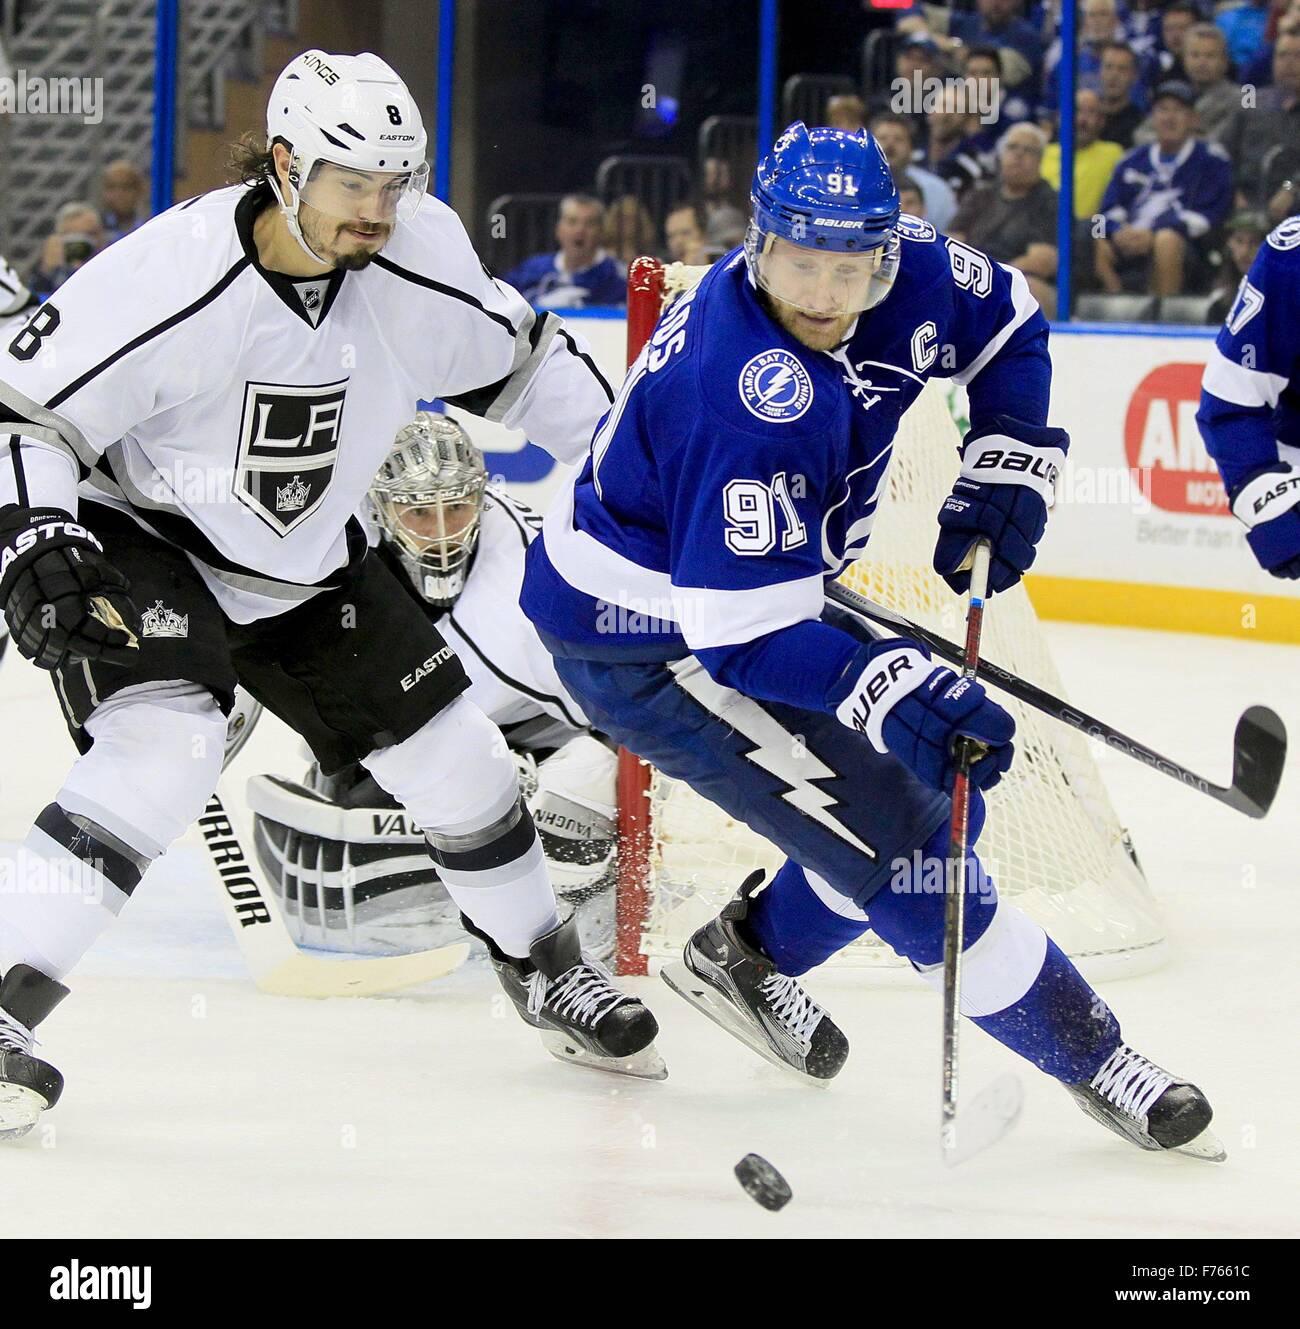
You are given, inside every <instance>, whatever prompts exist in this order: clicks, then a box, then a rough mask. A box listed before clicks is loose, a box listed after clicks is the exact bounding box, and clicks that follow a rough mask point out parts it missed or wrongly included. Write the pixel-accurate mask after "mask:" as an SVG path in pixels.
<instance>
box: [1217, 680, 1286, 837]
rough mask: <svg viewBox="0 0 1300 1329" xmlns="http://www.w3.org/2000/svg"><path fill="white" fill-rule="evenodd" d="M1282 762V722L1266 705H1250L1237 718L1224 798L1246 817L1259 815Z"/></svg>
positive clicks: (1264, 810)
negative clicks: (1230, 767)
mask: <svg viewBox="0 0 1300 1329" xmlns="http://www.w3.org/2000/svg"><path fill="white" fill-rule="evenodd" d="M1285 765H1286V726H1285V725H1284V724H1283V723H1282V717H1281V716H1280V715H1278V713H1277V712H1276V711H1271V710H1269V708H1268V707H1267V706H1251V707H1248V708H1247V709H1246V710H1245V711H1243V712H1242V715H1241V719H1240V720H1238V721H1237V732H1236V735H1235V736H1234V738H1233V749H1232V788H1231V790H1230V791H1229V793H1230V798H1229V799H1225V800H1224V801H1225V802H1229V803H1230V805H1231V806H1232V807H1234V808H1236V809H1237V811H1238V812H1244V813H1245V814H1246V816H1248V817H1262V816H1264V815H1265V813H1267V812H1268V810H1269V808H1270V807H1272V806H1273V798H1274V796H1275V795H1276V794H1277V787H1278V785H1279V784H1280V783H1281V780H1282V768H1283V767H1284V766H1285Z"/></svg>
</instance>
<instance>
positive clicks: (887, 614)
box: [826, 582, 1286, 817]
mask: <svg viewBox="0 0 1300 1329" xmlns="http://www.w3.org/2000/svg"><path fill="white" fill-rule="evenodd" d="M826 597H827V599H829V600H831V601H833V602H834V603H835V604H837V605H839V606H841V607H842V608H844V609H847V610H849V611H850V612H852V613H856V614H860V615H861V616H862V617H863V618H866V619H870V620H871V621H872V622H873V623H879V624H881V625H883V626H885V627H888V628H893V629H894V630H895V631H897V632H898V633H899V635H900V636H904V637H910V638H912V639H913V640H914V641H919V642H922V643H923V644H924V645H926V646H928V647H929V648H930V650H931V651H933V653H934V654H935V655H937V656H938V657H939V658H940V659H942V660H947V661H948V662H949V663H950V664H960V663H961V660H962V651H961V648H960V647H959V646H957V645H955V644H954V643H952V642H950V641H948V640H947V639H946V638H944V637H941V636H939V635H938V634H937V633H934V632H931V631H930V630H929V629H928V628H924V627H922V626H921V625H920V624H919V623H913V622H911V621H910V620H909V619H906V618H904V617H903V616H902V615H901V614H897V613H895V612H894V611H893V610H892V609H886V608H885V607H884V606H883V605H879V604H876V603H875V601H873V600H868V599H867V598H866V597H865V596H863V595H859V594H858V593H857V592H856V591H851V590H850V589H849V588H848V587H847V586H843V585H841V584H840V583H839V582H831V583H830V585H829V586H827V588H826ZM980 680H981V682H984V683H992V684H993V685H994V686H995V687H998V688H1001V689H1002V691H1003V692H1006V693H1008V694H1009V695H1010V696H1012V697H1015V698H1016V700H1017V701H1022V702H1024V703H1025V704H1026V705H1027V706H1032V707H1033V708H1034V709H1035V710H1038V711H1042V712H1043V714H1044V715H1050V716H1051V717H1052V719H1054V720H1059V721H1060V722H1061V723H1062V724H1068V725H1070V726H1071V727H1072V728H1074V729H1078V730H1079V731H1080V732H1081V733H1084V734H1087V735H1088V737H1089V738H1095V739H1099V740H1101V741H1102V742H1104V743H1105V744H1106V746H1107V747H1110V748H1114V749H1115V750H1116V751H1117V752H1122V753H1123V754H1124V755H1125V756H1128V757H1132V758H1133V759H1134V760H1135V761H1140V762H1142V763H1143V765H1145V766H1150V767H1152V769H1154V770H1157V771H1160V772H1161V773H1163V774H1164V775H1167V776H1169V777H1170V778H1171V779H1174V780H1177V781H1178V782H1179V783H1180V784H1184V785H1186V786H1188V788H1191V789H1195V790H1196V791H1197V792H1198V793H1201V794H1205V795H1206V796H1207V797H1209V798H1213V799H1215V800H1217V801H1218V802H1220V803H1225V804H1226V805H1227V806H1228V807H1230V808H1233V809H1234V810H1235V811H1237V812H1241V813H1244V814H1245V815H1246V816H1247V817H1262V816H1264V815H1265V814H1266V813H1267V812H1268V810H1269V808H1270V807H1271V806H1272V804H1273V799H1274V796H1275V795H1276V794H1277V787H1278V784H1279V783H1280V782H1281V779H1282V768H1283V767H1284V766H1285V764H1286V727H1285V726H1284V725H1283V723H1282V718H1281V716H1279V715H1278V714H1277V713H1276V712H1275V711H1272V710H1270V709H1269V708H1268V707H1267V706H1250V707H1247V709H1246V710H1245V711H1243V712H1242V714H1241V716H1240V718H1239V719H1238V720H1237V728H1236V732H1235V733H1234V735H1233V740H1232V783H1231V784H1230V785H1227V786H1225V785H1218V784H1215V783H1214V781H1212V780H1207V779H1206V778H1205V777H1204V776H1203V775H1197V774H1196V773H1195V771H1189V770H1188V769H1187V767H1186V766H1180V765H1179V764H1178V763H1177V762H1176V761H1171V760H1170V759H1169V758H1168V757H1165V756H1162V755H1161V754H1160V753H1159V752H1155V751H1153V750H1152V749H1151V748H1149V747H1147V746H1146V745H1145V744H1144V743H1139V742H1138V741H1137V740H1136V739H1133V738H1129V737H1128V735H1126V734H1122V733H1120V731H1119V730H1118V729H1114V728H1112V727H1111V726H1110V725H1108V724H1106V723H1105V722H1104V721H1101V720H1098V719H1095V718H1094V717H1093V716H1091V715H1088V714H1087V713H1086V712H1084V711H1080V710H1078V709H1077V708H1075V707H1073V706H1071V705H1070V704H1069V703H1068V702H1065V701H1062V700H1061V698H1060V697H1054V696H1053V695H1052V694H1051V693H1050V692H1046V691H1044V690H1043V689H1042V688H1039V687H1035V686H1034V684H1032V683H1028V682H1026V681H1025V680H1024V679H1023V678H1019V677H1017V676H1016V675H1015V674H1013V673H1011V672H1009V671H1008V670H1006V669H1003V668H1001V667H1000V666H999V665H995V664H993V663H992V662H991V661H989V660H981V661H980Z"/></svg>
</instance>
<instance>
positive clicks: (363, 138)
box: [266, 50, 429, 264]
mask: <svg viewBox="0 0 1300 1329" xmlns="http://www.w3.org/2000/svg"><path fill="white" fill-rule="evenodd" d="M266 141H267V146H268V148H269V147H270V146H271V145H273V144H274V143H276V142H282V143H284V144H285V145H286V146H287V147H288V149H289V152H290V160H289V170H288V177H289V178H288V184H287V186H285V187H282V186H281V185H280V182H279V180H278V178H273V179H272V186H273V187H274V188H275V190H276V192H277V194H278V195H279V199H280V211H281V212H282V213H283V214H284V218H285V221H286V222H287V223H288V226H289V230H290V232H291V233H292V234H293V237H294V239H295V240H297V242H298V243H299V245H301V246H302V248H303V249H304V250H305V251H306V252H307V254H308V255H309V256H310V257H311V258H313V259H314V260H315V261H316V262H318V263H324V264H332V263H333V261H334V260H332V259H331V258H328V257H326V256H324V255H321V254H318V253H317V252H316V251H315V250H314V249H312V247H311V246H310V245H309V244H308V243H307V239H306V237H305V236H304V234H303V230H302V225H301V221H300V218H299V208H300V206H301V205H303V204H306V206H307V207H309V208H313V209H315V211H316V212H318V213H320V214H321V215H322V216H323V217H325V218H326V219H327V220H329V221H331V222H334V223H336V224H337V225H339V226H340V227H343V226H349V225H355V226H359V227H360V228H362V230H363V231H364V232H368V233H372V234H381V235H382V236H384V238H387V235H388V233H389V232H391V230H392V228H393V227H394V226H395V225H396V224H397V223H398V222H399V221H405V220H407V219H409V218H410V217H413V216H414V215H415V213H416V210H417V209H418V208H419V206H420V203H421V200H422V199H423V198H424V194H425V190H426V189H427V187H428V183H429V163H428V162H427V161H425V159H424V154H425V149H426V146H427V140H426V138H425V133H424V123H423V121H422V120H421V118H420V110H419V107H418V106H416V104H415V101H414V99H413V98H412V96H411V94H410V92H409V91H408V90H407V87H406V84H405V83H403V82H402V80H401V79H400V78H398V76H397V74H396V73H395V72H394V71H393V70H392V69H391V68H390V67H389V66H388V65H386V64H385V63H384V62H383V61H382V60H381V59H380V58H379V57H378V56H377V55H372V54H371V53H370V52H369V51H366V52H363V53H362V54H361V55H328V54H326V53H325V52H324V51H315V50H313V51H304V52H303V53H302V55H300V56H297V57H296V58H295V59H293V60H291V61H290V62H289V64H288V65H286V66H285V68H284V71H283V72H282V73H281V75H280V77H279V78H278V79H276V81H275V87H274V88H272V89H271V98H270V101H269V102H268V103H267V108H266Z"/></svg>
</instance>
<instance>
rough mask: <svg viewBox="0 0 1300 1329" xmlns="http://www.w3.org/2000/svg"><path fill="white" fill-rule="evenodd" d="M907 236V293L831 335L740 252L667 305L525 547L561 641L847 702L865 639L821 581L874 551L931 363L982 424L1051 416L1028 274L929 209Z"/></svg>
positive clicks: (544, 609)
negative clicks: (830, 341)
mask: <svg viewBox="0 0 1300 1329" xmlns="http://www.w3.org/2000/svg"><path fill="white" fill-rule="evenodd" d="M899 233H900V235H901V237H902V239H901V242H900V243H901V255H900V264H899V271H898V276H897V279H896V281H895V284H894V287H893V290H892V291H891V292H890V294H889V296H888V297H887V299H885V300H884V301H883V302H882V303H881V304H880V305H878V306H877V307H876V308H875V309H873V310H871V311H870V312H869V313H867V314H864V315H862V316H861V317H860V318H859V319H858V320H857V322H856V324H855V326H854V327H852V328H851V329H850V332H849V335H848V338H847V340H846V341H844V342H843V343H842V344H841V345H840V346H839V347H837V348H836V349H835V350H834V351H830V352H817V351H810V350H808V349H807V348H806V347H804V346H803V345H802V344H801V343H800V342H798V341H796V340H795V339H794V338H793V337H791V336H788V335H787V334H786V333H785V332H784V331H783V330H782V329H781V328H780V327H779V326H778V324H777V323H776V322H775V321H774V320H773V319H772V318H771V317H770V316H769V315H768V314H767V312H766V311H765V309H764V308H763V306H762V304H761V303H760V301H759V299H758V297H757V295H756V293H755V290H754V288H753V286H752V284H751V282H750V281H749V278H748V273H747V269H746V266H745V263H744V259H743V256H742V255H741V254H740V253H739V252H736V253H733V254H731V255H729V256H727V257H726V258H724V259H721V260H719V262H718V263H717V264H715V265H714V267H713V268H712V269H711V270H710V272H709V273H708V274H707V275H706V276H705V277H704V279H703V280H702V281H701V282H700V284H699V285H698V286H697V287H696V288H695V289H694V290H693V291H692V292H690V293H689V294H687V295H685V296H683V297H682V298H681V299H680V300H679V301H677V302H676V303H675V304H674V305H672V306H671V307H670V308H669V309H668V310H667V311H666V313H665V314H664V316H663V317H662V318H661V319H660V321H659V324H658V326H657V328H656V330H655V332H654V334H653V335H652V337H651V339H650V340H649V342H648V343H647V344H646V346H645V348H644V349H643V351H642V353H641V355H640V356H639V358H638V359H637V361H636V363H635V364H634V365H633V366H632V368H631V369H630V370H629V372H628V376H627V378H626V379H625V381H624V383H623V386H622V389H621V391H620V392H619V395H618V397H617V399H616V401H615V403H614V405H613V407H612V408H611V409H610V412H609V414H608V415H607V416H606V417H605V419H604V420H603V421H602V423H601V425H600V428H599V429H598V430H597V433H596V435H595V438H594V440H593V443H592V451H591V455H590V457H589V458H588V459H587V461H586V462H585V464H584V465H583V467H582V468H581V470H580V471H579V472H578V473H577V474H576V475H575V477H574V479H573V481H572V483H571V484H570V485H569V486H568V487H567V488H566V489H565V490H564V491H562V493H561V494H560V496H559V497H558V499H557V501H556V502H555V504H554V505H553V506H552V508H551V509H550V511H549V512H548V513H547V516H546V519H545V523H544V526H543V534H542V539H541V540H538V541H537V542H535V543H534V545H533V546H532V548H531V549H530V550H529V555H528V574H527V576H526V578H525V582H524V592H523V605H524V609H525V611H526V612H527V613H528V615H529V617H530V618H531V619H532V620H533V622H534V623H536V624H537V625H538V627H539V628H540V629H541V630H542V631H543V632H544V633H545V634H546V636H547V638H548V645H550V646H551V647H552V649H553V650H555V651H556V652H557V653H566V654H572V655H574V656H579V657H585V658H588V659H598V660H599V659H606V660H632V661H651V660H670V659H677V658H680V657H683V656H685V655H687V654H695V655H697V656H698V657H699V658H700V660H701V662H702V663H703V664H704V665H705V667H706V668H707V669H708V670H709V672H710V674H712V675H713V676H714V677H715V678H716V679H718V681H720V682H723V683H725V684H726V685H727V686H729V687H732V688H734V689H736V690H737V691H739V692H744V693H747V694H748V695H751V696H757V697H763V698H768V699H771V700H776V701H786V702H789V703H791V704H793V705H800V706H804V707H806V708H810V709H833V701H834V700H838V694H839V693H842V692H844V691H845V690H846V689H847V683H848V677H849V676H850V675H849V674H848V672H847V671H849V670H851V668H852V666H853V664H854V662H855V661H856V660H857V659H858V658H859V657H860V656H861V654H862V653H863V652H864V651H865V650H866V649H867V648H866V647H865V646H863V644H862V643H861V642H859V641H856V640H854V639H853V638H851V637H850V636H849V635H848V634H846V633H844V632H842V631H840V630H838V629H836V628H833V627H831V626H829V625H827V624H824V623H820V622H818V619H819V617H820V615H821V613H822V610H823V607H824V603H825V593H824V586H825V582H826V580H828V579H830V578H833V577H836V576H838V575H839V573H840V572H842V571H843V569H844V568H845V567H846V566H847V564H848V563H850V562H851V561H853V560H854V559H856V558H858V557H859V556H860V555H861V554H862V553H863V551H864V549H865V548H866V545H867V541H868V539H869V538H870V535H871V527H872V523H873V521H874V518H875V512H876V506H877V503H878V502H879V500H880V497H881V495H882V494H883V493H884V492H885V483H886V475H887V472H888V468H889V461H890V456H891V454H892V450H893V445H894V438H895V435H896V434H897V432H898V427H899V422H900V420H901V419H902V416H903V414H904V412H905V411H906V410H907V408H908V407H909V406H910V405H911V404H912V403H913V402H914V401H915V400H916V398H917V396H918V395H919V394H920V392H921V390H922V389H923V387H924V386H925V383H926V380H927V379H928V378H930V377H931V376H935V377H944V378H953V379H955V380H956V381H958V382H959V383H963V384H965V385H966V386H967V387H968V389H969V394H970V403H971V421H972V424H973V425H974V426H979V425H980V424H981V423H983V422H985V421H988V420H990V419H991V417H993V416H995V415H1004V416H1011V417H1015V418H1016V419H1019V420H1022V421H1026V422H1029V423H1032V424H1042V423H1044V421H1045V419H1046V414H1047V402H1048V390H1049V384H1050V374H1051V370H1050V362H1049V360H1048V356H1047V324H1046V322H1045V320H1044V319H1043V316H1042V314H1041V313H1040V312H1039V309H1038V306H1037V304H1036V302H1035V301H1034V299H1033V297H1032V296H1031V295H1030V293H1029V289H1028V286H1027V284H1026V282H1025V279H1024V276H1023V275H1022V274H1021V273H1020V272H1018V271H1017V270H1015V269H1013V268H1009V267H1006V266H1004V265H1002V264H998V263H994V262H993V261H992V260H990V259H989V258H988V257H987V256H986V255H985V254H982V253H980V252H979V251H978V250H975V249H972V248H970V247H969V246H967V245H964V244H960V243H958V242H957V241H954V240H945V239H944V238H943V237H942V236H939V235H937V234H936V233H935V231H934V229H933V227H931V226H930V225H929V224H928V223H925V222H922V221H918V220H917V219H916V218H910V217H904V218H902V219H901V221H900V224H899ZM956 472H957V458H956V457H955V456H954V458H953V473H954V479H955V478H956ZM936 516H937V514H936Z"/></svg>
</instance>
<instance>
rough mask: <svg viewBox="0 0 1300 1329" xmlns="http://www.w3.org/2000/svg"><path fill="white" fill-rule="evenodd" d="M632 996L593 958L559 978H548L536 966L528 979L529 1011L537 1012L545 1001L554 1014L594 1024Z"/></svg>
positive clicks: (583, 961) (533, 1013) (585, 959)
mask: <svg viewBox="0 0 1300 1329" xmlns="http://www.w3.org/2000/svg"><path fill="white" fill-rule="evenodd" d="M631 1000H632V998H631V997H629V996H628V995H627V993H625V992H620V991H619V990H618V989H617V988H616V987H615V986H614V984H613V982H612V981H611V976H610V972H609V970H608V969H606V968H605V966H604V965H602V964H600V963H598V962H597V961H595V960H590V959H587V958H586V957H584V958H583V960H582V963H581V964H575V965H574V966H573V968H572V969H568V970H566V971H565V972H564V973H563V974H561V975H560V977H559V978H556V979H550V978H547V977H546V975H545V974H544V973H542V971H541V970H540V969H539V970H538V971H537V972H536V973H534V974H533V975H532V977H531V978H530V979H529V980H528V1013H529V1014H530V1015H537V1014H539V1013H540V1012H541V1009H542V1007H543V1006H545V1005H546V1004H547V1003H548V1002H549V1003H550V1006H551V1009H552V1010H553V1011H554V1012H555V1013H556V1015H558V1016H560V1017H562V1018H563V1019H569V1020H577V1021H578V1022H579V1023H580V1024H585V1025H594V1024H596V1023H597V1022H598V1021H599V1020H600V1019H602V1018H603V1017H604V1016H606V1015H608V1014H609V1012H610V1011H612V1010H613V1009H614V1008H615V1007H616V1006H621V1005H622V1004H623V1003H624V1002H625V1001H631Z"/></svg>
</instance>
